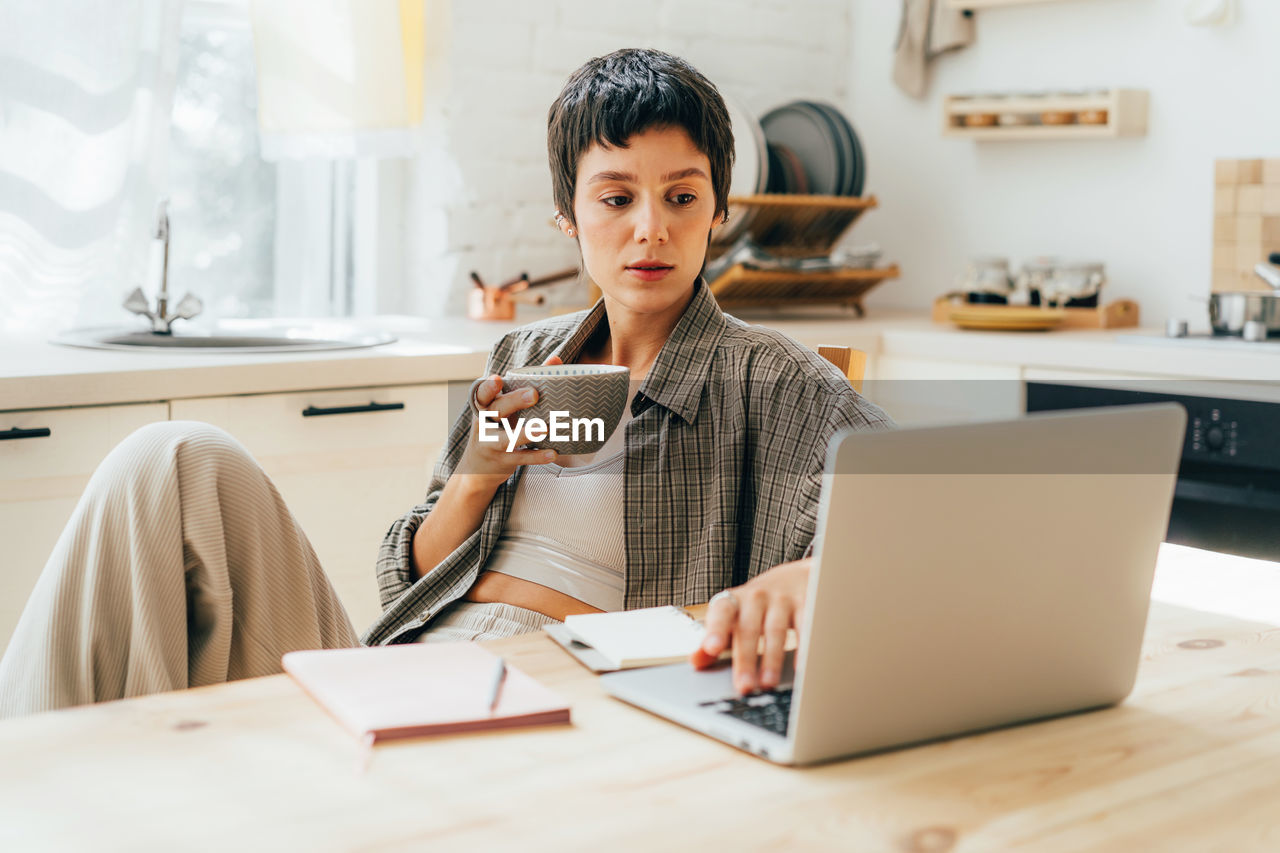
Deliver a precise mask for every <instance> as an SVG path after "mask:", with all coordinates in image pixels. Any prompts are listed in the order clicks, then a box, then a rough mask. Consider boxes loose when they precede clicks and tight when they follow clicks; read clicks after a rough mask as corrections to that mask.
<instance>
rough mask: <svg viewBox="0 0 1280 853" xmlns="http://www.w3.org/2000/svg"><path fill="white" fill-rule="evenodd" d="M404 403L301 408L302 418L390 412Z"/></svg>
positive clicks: (402, 406) (401, 407) (400, 407)
mask: <svg viewBox="0 0 1280 853" xmlns="http://www.w3.org/2000/svg"><path fill="white" fill-rule="evenodd" d="M403 408H404V403H367V404H365V405H363V406H331V407H329V408H326V409H322V408H320V407H319V406H307V407H306V408H305V409H303V410H302V416H303V417H304V418H316V417H320V416H321V415H354V414H358V413H360V412H391V411H394V410H396V409H403Z"/></svg>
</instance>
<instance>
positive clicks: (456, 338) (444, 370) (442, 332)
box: [0, 309, 1280, 410]
mask: <svg viewBox="0 0 1280 853" xmlns="http://www.w3.org/2000/svg"><path fill="white" fill-rule="evenodd" d="M742 317H743V319H745V320H747V321H748V322H752V323H760V324H763V325H769V326H773V327H775V328H778V329H781V330H782V331H784V332H786V333H787V334H790V335H792V336H793V337H795V338H797V339H798V340H800V341H802V342H804V343H806V344H809V345H816V344H819V343H834V344H842V345H846V346H854V347H856V348H858V349H863V350H866V351H867V352H868V353H869V354H870V355H871V356H872V357H873V358H874V357H877V356H896V357H903V358H913V359H919V360H924V361H939V362H948V363H980V364H993V365H1020V366H1025V367H1030V368H1040V369H1043V370H1045V371H1050V372H1051V371H1054V370H1059V371H1068V372H1069V371H1087V372H1104V373H1113V374H1117V375H1126V374H1143V375H1159V376H1173V377H1184V378H1195V379H1204V380H1223V379H1232V380H1241V381H1246V382H1251V383H1257V382H1267V383H1280V344H1276V343H1266V344H1247V343H1244V342H1234V341H1213V342H1197V341H1194V340H1184V341H1170V340H1168V339H1166V338H1164V337H1163V334H1162V332H1161V331H1160V330H1156V329H1120V330H1103V331H1088V330H1055V331H1051V332H977V331H967V330H962V329H958V328H955V327H952V326H948V325H940V324H936V323H932V322H930V320H929V319H928V317H927V316H926V315H925V314H923V313H918V312H907V311H892V310H882V311H878V312H875V313H873V314H872V315H871V316H869V317H866V318H863V319H859V318H857V317H854V316H853V315H852V314H850V313H847V312H843V311H838V310H830V311H829V310H823V309H811V310H807V311H806V310H803V309H796V310H793V311H791V312H787V313H785V314H778V313H760V312H751V313H748V312H742ZM522 322H527V320H526V319H525V318H522ZM368 325H369V326H370V327H371V328H376V329H379V330H386V331H390V332H392V333H393V334H396V335H397V336H398V337H399V340H398V341H397V342H396V343H393V344H388V345H385V346H379V347H374V348H370V349H357V350H335V351H328V352H311V353H288V354H276V353H267V354H235V353H226V354H223V353H215V354H207V353H176V352H165V351H147V352H138V353H134V352H113V351H104V350H90V349H77V348H72V347H64V346H59V345H55V344H50V343H48V342H47V341H45V340H43V339H25V340H24V339H9V340H5V341H2V342H0V410H13V409H37V408H56V407H63V406H87V405H103V404H110V403H125V402H142V401H149V400H173V399H181V398H188V397H207V396H220V395H231V394H259V393H271V392H285V391H301V390H307V389H313V388H354V387H362V386H369V385H402V384H418V383H427V382H445V381H449V380H464V379H472V378H474V377H476V376H477V375H479V374H480V372H481V371H483V369H484V364H485V356H486V353H487V352H488V349H489V347H490V346H491V345H492V343H493V342H494V341H495V340H497V339H498V338H499V337H500V336H501V335H502V334H504V333H505V332H506V331H508V330H509V329H511V328H513V327H514V326H515V325H517V324H516V323H484V322H477V321H472V320H466V319H463V318H445V319H436V320H420V319H417V318H410V317H380V318H373V319H372V320H370V321H369V323H368ZM1228 396H1229V395H1228Z"/></svg>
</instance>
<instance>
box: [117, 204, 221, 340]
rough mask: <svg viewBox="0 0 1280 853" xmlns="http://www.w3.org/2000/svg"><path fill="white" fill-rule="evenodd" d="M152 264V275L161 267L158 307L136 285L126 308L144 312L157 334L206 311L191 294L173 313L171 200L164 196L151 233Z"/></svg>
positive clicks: (125, 301) (158, 205) (168, 331)
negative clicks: (170, 277)
mask: <svg viewBox="0 0 1280 853" xmlns="http://www.w3.org/2000/svg"><path fill="white" fill-rule="evenodd" d="M151 239H152V242H151V263H150V265H149V268H148V270H147V272H148V274H149V276H150V278H152V279H153V280H154V279H155V278H156V275H157V271H156V267H157V266H159V278H160V291H159V293H157V294H156V310H154V311H152V310H151V305H150V303H149V302H147V295H146V294H145V293H143V292H142V288H141V287H135V288H134V289H133V292H132V293H130V294H129V295H128V296H127V297H126V298H125V300H124V307H125V308H127V309H128V310H130V311H132V312H133V313H134V314H141V315H142V316H143V317H146V318H147V319H149V320H150V321H151V331H152V332H155V333H156V334H157V335H170V334H173V329H172V324H173V321H174V320H190V319H191V318H192V317H194V316H196V315H197V314H199V313H200V312H201V311H203V310H204V303H203V302H201V301H200V298H199V297H198V296H196V295H195V294H192V293H188V294H187V295H186V296H184V297H182V300H181V301H180V302H178V307H177V308H176V309H174V311H173V313H172V314H170V313H169V199H167V198H162V199H160V202H159V203H158V204H157V205H156V227H155V231H154V233H153V234H152V235H151Z"/></svg>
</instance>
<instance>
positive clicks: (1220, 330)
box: [1209, 255, 1280, 338]
mask: <svg viewBox="0 0 1280 853" xmlns="http://www.w3.org/2000/svg"><path fill="white" fill-rule="evenodd" d="M1271 258H1272V260H1273V261H1274V260H1275V259H1276V256H1275V255H1272V256H1271ZM1253 270H1254V272H1255V273H1257V275H1258V278H1260V279H1262V280H1263V281H1265V282H1266V283H1267V284H1269V285H1271V287H1272V288H1273V290H1272V292H1271V293H1267V292H1265V291H1242V292H1239V293H1215V294H1212V295H1211V296H1210V297H1209V324H1210V325H1211V326H1213V333H1214V334H1215V335H1242V336H1244V335H1245V332H1246V329H1245V324H1246V323H1259V324H1261V326H1262V327H1263V328H1265V329H1266V333H1267V337H1269V338H1275V337H1280V269H1277V268H1276V267H1275V266H1273V265H1272V264H1265V263H1260V264H1258V265H1257V266H1255V267H1254V268H1253ZM1256 329H1257V327H1256V326H1255V327H1251V330H1256Z"/></svg>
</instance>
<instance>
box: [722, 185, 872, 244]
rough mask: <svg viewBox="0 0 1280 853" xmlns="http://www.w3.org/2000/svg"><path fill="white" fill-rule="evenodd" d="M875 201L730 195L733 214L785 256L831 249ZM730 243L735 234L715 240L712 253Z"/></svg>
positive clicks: (758, 241)
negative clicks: (729, 237) (731, 236)
mask: <svg viewBox="0 0 1280 853" xmlns="http://www.w3.org/2000/svg"><path fill="white" fill-rule="evenodd" d="M876 205H877V201H876V197H875V196H873V195H871V196H864V197H862V198H851V197H849V196H833V195H783V194H776V195H749V196H730V197H729V207H730V210H731V213H730V216H737V217H741V219H742V221H743V222H744V227H745V229H746V231H747V232H749V233H750V234H751V238H752V239H753V240H754V241H755V242H756V245H758V246H760V247H762V248H767V249H769V251H771V252H773V253H774V254H776V255H780V256H782V257H802V256H805V255H820V254H823V253H824V252H829V251H831V247H832V246H834V245H835V244H836V241H838V240H839V239H840V237H841V236H842V235H843V234H844V232H845V231H847V230H849V227H850V226H851V225H853V223H854V222H856V221H857V219H858V217H859V216H861V215H862V214H863V213H864V212H865V211H868V210H870V209H872V208H873V207H875V206H876ZM731 233H732V232H731ZM734 236H735V237H736V235H734ZM731 243H732V238H731V239H729V240H723V241H719V242H716V243H715V244H713V245H712V247H711V257H713V258H714V257H717V256H718V255H720V254H721V253H723V252H724V251H725V250H726V249H727V248H728V247H729V244H731Z"/></svg>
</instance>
